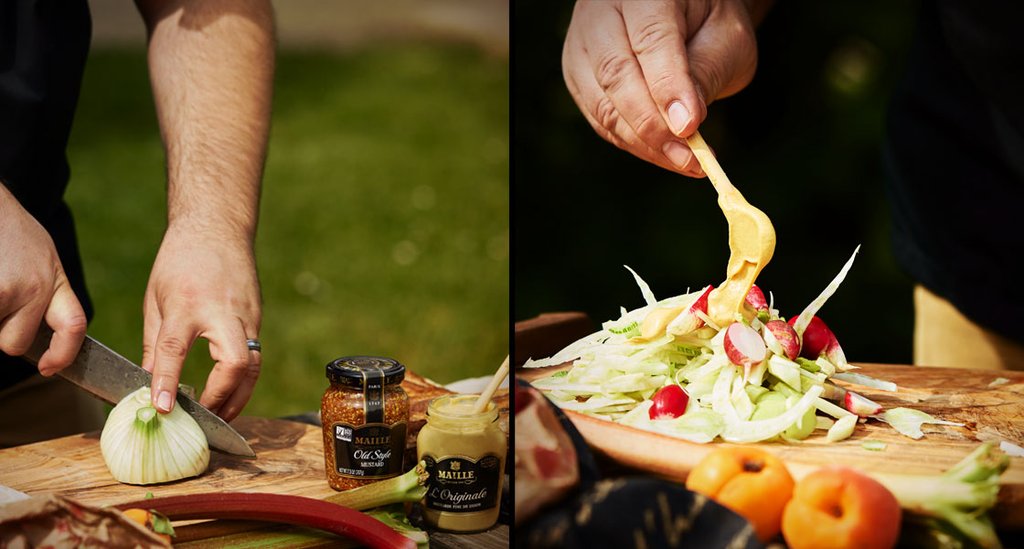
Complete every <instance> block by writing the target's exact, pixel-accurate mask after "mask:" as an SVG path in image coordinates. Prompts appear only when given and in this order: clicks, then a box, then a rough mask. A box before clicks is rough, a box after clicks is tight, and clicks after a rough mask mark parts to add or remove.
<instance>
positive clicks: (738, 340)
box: [724, 322, 768, 375]
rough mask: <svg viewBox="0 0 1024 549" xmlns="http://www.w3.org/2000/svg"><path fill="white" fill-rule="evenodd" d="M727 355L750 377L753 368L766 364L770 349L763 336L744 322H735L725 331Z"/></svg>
mask: <svg viewBox="0 0 1024 549" xmlns="http://www.w3.org/2000/svg"><path fill="white" fill-rule="evenodd" d="M724 346H725V355H726V356H728V357H729V360H730V361H732V363H733V364H735V365H737V366H743V369H744V373H745V374H747V375H749V372H750V368H751V366H755V365H757V364H760V363H761V362H764V357H765V355H767V354H768V349H767V348H766V347H765V346H764V340H763V339H761V335H760V334H758V333H757V332H756V331H754V329H753V328H751V327H750V326H747V325H746V324H743V323H742V322H733V323H732V324H730V325H729V327H728V328H726V330H725V342H724Z"/></svg>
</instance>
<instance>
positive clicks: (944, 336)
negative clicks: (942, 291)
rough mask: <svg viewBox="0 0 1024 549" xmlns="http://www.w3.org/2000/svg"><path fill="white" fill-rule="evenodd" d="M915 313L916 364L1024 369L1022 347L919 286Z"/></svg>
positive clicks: (915, 289) (915, 297)
mask: <svg viewBox="0 0 1024 549" xmlns="http://www.w3.org/2000/svg"><path fill="white" fill-rule="evenodd" d="M914 312H915V321H914V364H915V365H918V366H943V367H955V368H978V369H985V370H1024V346H1022V345H1021V344H1019V343H1016V342H1014V341H1011V340H1009V339H1007V338H1005V337H1003V336H1001V335H999V334H996V333H994V332H991V331H989V330H986V329H985V328H982V327H981V326H978V325H977V324H975V323H974V322H972V321H971V320H969V319H968V318H967V317H965V316H964V315H962V314H960V312H959V311H958V310H957V309H956V307H954V306H953V304H951V303H950V302H948V301H946V300H945V299H943V298H941V297H939V296H937V295H935V294H933V293H931V292H930V291H928V290H927V289H925V288H924V287H923V286H920V285H918V286H915V287H914Z"/></svg>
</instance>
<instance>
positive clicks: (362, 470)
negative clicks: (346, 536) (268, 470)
mask: <svg viewBox="0 0 1024 549" xmlns="http://www.w3.org/2000/svg"><path fill="white" fill-rule="evenodd" d="M404 377H405V366H403V365H402V364H401V363H399V362H398V361H396V360H393V359H390V358H385V357H375V356H348V357H342V358H339V359H337V360H334V361H332V362H331V363H330V364H328V365H327V379H329V380H330V382H331V385H330V387H328V388H327V390H326V391H325V392H324V396H323V399H321V402H320V421H321V423H323V436H324V465H325V469H326V472H327V482H328V483H329V484H330V485H331V488H334V489H335V490H348V489H350V488H358V487H359V486H363V485H366V484H370V483H372V482H375V481H378V480H381V479H386V478H390V477H395V476H398V475H400V474H402V471H403V468H402V465H403V464H402V458H403V456H404V455H405V439H406V429H407V426H408V422H409V397H408V395H406V394H405V391H404V390H402V385H401V383H402V379H403V378H404Z"/></svg>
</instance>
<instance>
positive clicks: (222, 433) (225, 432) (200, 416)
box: [24, 326, 256, 457]
mask: <svg viewBox="0 0 1024 549" xmlns="http://www.w3.org/2000/svg"><path fill="white" fill-rule="evenodd" d="M52 336H53V331H52V330H50V329H49V328H48V327H46V326H43V327H41V328H40V330H39V334H38V335H37V336H36V339H35V341H34V342H33V344H32V347H31V348H30V349H29V350H28V352H27V353H25V356H24V357H25V359H26V360H28V361H29V362H31V363H32V364H36V365H38V363H39V358H40V357H41V356H42V355H43V353H44V352H46V349H47V348H48V347H49V345H50V338H51V337H52ZM57 375H59V376H61V377H62V378H64V379H66V380H68V381H70V382H71V383H74V384H75V385H78V386H79V387H81V388H82V389H85V390H86V391H88V392H89V393H91V394H92V395H93V396H95V397H97V398H99V399H101V400H103V401H106V402H109V403H110V404H117V403H118V402H120V401H121V399H122V398H124V397H125V396H126V395H128V394H129V393H132V392H134V391H136V390H138V388H139V387H143V386H145V387H148V386H150V385H151V383H152V380H153V376H152V374H150V373H149V372H147V371H146V370H144V369H142V368H141V367H139V366H137V365H136V364H135V363H133V362H132V361H130V360H128V359H126V358H124V357H122V356H121V355H119V354H117V353H116V352H114V351H112V350H111V349H109V348H107V347H106V346H104V345H103V344H102V343H100V342H99V341H96V340H95V339H93V338H91V337H89V336H85V341H84V342H82V348H81V349H80V350H79V351H78V356H77V357H75V360H74V361H73V362H72V363H71V365H70V366H68V367H67V368H64V369H63V370H61V371H60V372H58V373H57ZM178 405H179V406H181V407H182V409H183V410H185V411H186V412H188V414H189V415H190V416H192V417H193V418H194V419H195V420H196V422H197V423H198V424H199V426H200V427H201V428H202V429H203V433H205V434H206V438H207V440H208V441H209V443H210V446H211V447H212V448H215V449H217V450H220V451H222V452H225V453H228V454H234V455H238V456H246V457H256V453H255V452H253V450H252V448H251V447H250V446H249V443H248V442H246V441H245V438H244V437H242V435H240V434H238V432H237V431H235V430H234V429H233V428H232V427H231V426H230V425H228V424H227V422H225V421H224V420H223V419H221V418H220V417H218V416H217V415H216V414H214V413H213V412H211V411H210V410H208V409H206V408H205V407H203V406H202V405H201V404H199V403H198V402H197V401H196V400H195V399H193V398H191V397H189V396H188V395H186V394H183V393H182V392H180V391H179V392H178Z"/></svg>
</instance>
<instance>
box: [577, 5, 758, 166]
mask: <svg viewBox="0 0 1024 549" xmlns="http://www.w3.org/2000/svg"><path fill="white" fill-rule="evenodd" d="M756 67H757V44H756V41H755V37H754V25H753V23H752V21H751V17H750V14H749V10H748V8H747V5H746V4H745V3H744V2H742V1H740V0H692V1H686V0H578V1H577V3H576V7H575V9H574V11H573V15H572V22H571V23H570V24H569V31H568V34H567V35H566V38H565V47H564V49H563V51H562V72H563V74H564V76H565V82H566V84H567V85H568V87H569V92H570V93H571V94H572V96H573V99H575V101H576V104H577V105H578V106H579V108H580V110H581V111H582V112H583V115H584V116H586V118H587V120H588V121H589V122H590V125H591V126H593V128H594V130H596V131H597V133H598V134H599V135H601V137H603V138H604V139H605V140H607V141H609V142H611V143H613V144H615V145H616V146H618V147H619V148H621V149H623V150H625V151H628V152H630V153H632V154H634V155H636V156H637V157H639V158H642V159H644V160H646V161H648V162H651V163H654V164H657V165H658V166H661V167H663V168H665V169H668V170H672V171H675V172H679V173H681V174H684V175H689V176H692V177H702V176H703V172H702V171H701V168H700V165H699V164H698V163H697V161H696V159H695V158H694V157H693V153H692V152H690V149H689V147H687V146H686V142H685V140H684V139H680V138H682V137H688V136H690V135H692V134H693V132H695V131H696V130H697V126H699V125H700V123H701V122H703V121H704V118H705V117H706V116H707V105H708V104H710V103H711V101H713V100H715V99H718V98H720V97H726V96H729V95H732V94H734V93H736V92H738V91H740V90H741V89H743V88H744V87H745V86H746V85H747V84H749V83H750V80H751V79H752V78H753V77H754V70H755V68H756Z"/></svg>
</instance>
